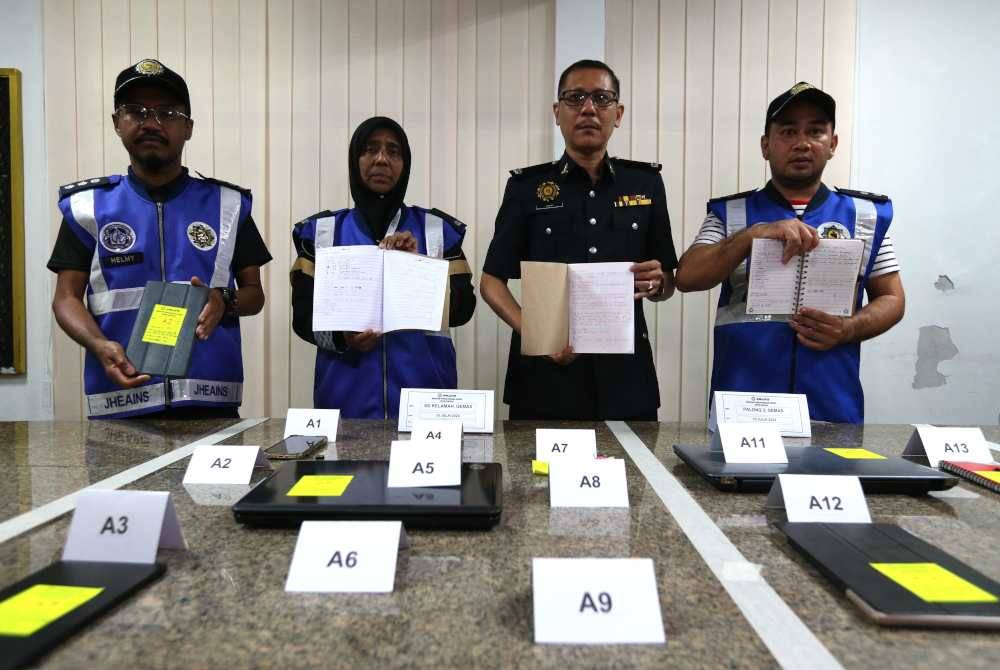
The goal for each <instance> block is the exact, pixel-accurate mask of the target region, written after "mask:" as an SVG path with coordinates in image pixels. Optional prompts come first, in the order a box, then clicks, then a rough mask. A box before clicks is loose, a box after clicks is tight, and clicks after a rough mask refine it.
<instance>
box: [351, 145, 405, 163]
mask: <svg viewBox="0 0 1000 670" xmlns="http://www.w3.org/2000/svg"><path fill="white" fill-rule="evenodd" d="M380 153H381V154H384V155H385V157H386V158H388V159H389V160H391V161H401V160H403V151H402V149H400V148H399V147H398V146H396V145H395V144H379V143H378V142H370V143H369V144H366V145H365V147H364V149H362V150H361V155H363V156H365V157H366V158H370V159H372V160H375V158H377V157H378V155H379V154H380Z"/></svg>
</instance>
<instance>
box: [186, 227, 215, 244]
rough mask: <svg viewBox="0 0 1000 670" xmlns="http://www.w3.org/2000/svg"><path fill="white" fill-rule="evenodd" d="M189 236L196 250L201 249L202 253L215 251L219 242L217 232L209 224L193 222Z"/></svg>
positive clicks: (188, 230)
mask: <svg viewBox="0 0 1000 670" xmlns="http://www.w3.org/2000/svg"><path fill="white" fill-rule="evenodd" d="M187 236H188V239H189V240H191V244H193V245H194V247H195V249H201V250H202V251H209V250H211V249H213V248H214V247H215V243H216V241H218V237H217V236H216V234H215V231H214V230H212V228H211V227H210V226H209V225H208V224H207V223H202V222H201V221H193V222H192V223H191V225H189V226H188V228H187Z"/></svg>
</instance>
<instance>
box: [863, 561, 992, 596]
mask: <svg viewBox="0 0 1000 670" xmlns="http://www.w3.org/2000/svg"><path fill="white" fill-rule="evenodd" d="M870 565H871V566H872V567H873V568H875V569H876V570H878V571H879V572H881V573H882V574H883V575H885V576H886V577H888V578H889V579H891V580H892V581H894V582H896V583H897V584H899V585H900V586H902V587H903V588H904V589H906V590H907V591H909V592H910V593H912V594H913V595H915V596H916V597H918V598H920V599H921V600H923V601H924V602H927V603H995V602H997V597H996V596H995V595H993V594H992V593H989V592H988V591H984V590H983V589H981V588H979V587H978V586H976V585H975V584H973V583H972V582H970V581H969V580H967V579H964V578H962V577H959V576H958V575H956V574H955V573H954V572H952V571H951V570H948V569H947V568H945V567H942V566H940V565H938V564H937V563H871V564H870Z"/></svg>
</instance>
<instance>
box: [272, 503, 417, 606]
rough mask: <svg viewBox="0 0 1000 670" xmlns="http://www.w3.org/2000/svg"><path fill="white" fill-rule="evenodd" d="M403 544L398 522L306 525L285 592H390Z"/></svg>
mask: <svg viewBox="0 0 1000 670" xmlns="http://www.w3.org/2000/svg"><path fill="white" fill-rule="evenodd" d="M404 541H405V540H404V534H403V524H402V523H401V522H399V521H303V522H302V526H301V528H300V529H299V537H298V540H296V542H295V552H294V553H293V554H292V562H291V564H290V565H289V567H288V579H287V580H286V582H285V591H295V592H306V593H389V592H391V591H392V590H393V587H394V586H395V583H396V559H397V557H398V555H399V549H400V543H401V542H404Z"/></svg>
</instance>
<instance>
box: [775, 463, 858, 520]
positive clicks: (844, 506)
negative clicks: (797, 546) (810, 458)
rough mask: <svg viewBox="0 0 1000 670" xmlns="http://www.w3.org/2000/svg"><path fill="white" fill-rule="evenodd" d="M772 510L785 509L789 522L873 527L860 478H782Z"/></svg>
mask: <svg viewBox="0 0 1000 670" xmlns="http://www.w3.org/2000/svg"><path fill="white" fill-rule="evenodd" d="M767 506H768V507H783V508H784V509H785V514H786V516H787V518H788V520H789V521H792V522H799V521H806V522H816V523H871V522H872V517H871V514H870V513H869V511H868V502H867V501H866V500H865V494H864V491H863V490H862V489H861V480H859V479H858V478H857V477H847V476H839V475H778V477H777V478H776V479H775V480H774V484H773V485H772V486H771V492H770V493H768V496H767Z"/></svg>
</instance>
